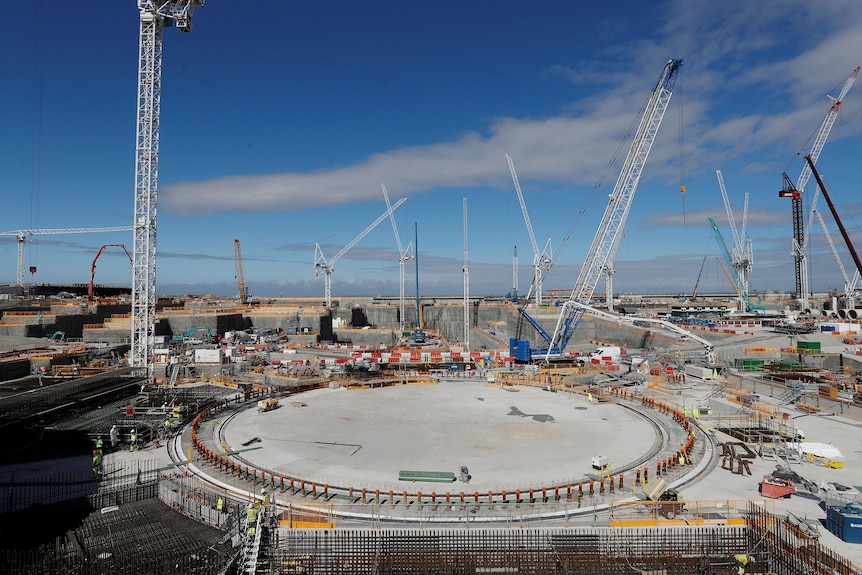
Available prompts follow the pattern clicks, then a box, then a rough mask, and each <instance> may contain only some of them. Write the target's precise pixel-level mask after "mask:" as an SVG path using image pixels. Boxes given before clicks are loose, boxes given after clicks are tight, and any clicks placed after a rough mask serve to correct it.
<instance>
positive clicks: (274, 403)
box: [257, 397, 278, 413]
mask: <svg viewBox="0 0 862 575" xmlns="http://www.w3.org/2000/svg"><path fill="white" fill-rule="evenodd" d="M276 407H278V400H277V399H276V398H274V397H268V398H266V399H261V400H260V401H258V402H257V411H258V413H265V412H267V411H272V410H273V409H275V408H276Z"/></svg>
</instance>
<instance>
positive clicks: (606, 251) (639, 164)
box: [545, 60, 682, 360]
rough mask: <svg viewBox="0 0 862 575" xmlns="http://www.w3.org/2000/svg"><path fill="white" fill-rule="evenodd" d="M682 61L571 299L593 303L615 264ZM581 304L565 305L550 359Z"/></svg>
mask: <svg viewBox="0 0 862 575" xmlns="http://www.w3.org/2000/svg"><path fill="white" fill-rule="evenodd" d="M681 66H682V60H668V62H667V63H666V64H665V66H664V70H663V71H662V74H661V77H660V78H659V81H658V84H657V85H656V87H655V89H654V90H653V92H652V94H651V96H650V99H649V101H648V102H647V105H646V106H645V108H644V113H643V116H642V117H641V121H640V124H639V125H638V129H637V132H636V133H635V136H634V139H633V141H632V146H631V148H630V149H629V153H628V155H627V156H626V159H625V163H624V164H623V168H622V171H621V172H620V175H619V178H618V179H617V183H616V185H615V186H614V191H613V192H612V193H611V194H610V197H609V200H608V205H607V207H606V208H605V213H604V216H603V217H602V221H601V223H600V224H599V227H598V230H597V231H596V235H595V238H594V239H593V243H592V245H591V246H590V250H589V252H588V253H587V258H586V260H585V261H584V265H583V267H582V268H581V271H580V273H579V274H578V279H577V281H576V282H575V286H574V288H573V289H572V294H571V296H570V297H569V299H570V300H573V301H576V302H579V303H581V304H587V303H589V302H590V301H591V300H592V298H593V294H594V292H595V289H596V283H597V282H598V280H599V278H601V277H602V275H603V274H606V273H607V270H608V269H609V268H610V267H612V266H613V261H612V260H613V257H614V255H615V251H616V247H617V245H618V242H619V235H620V234H621V233H622V230H623V228H624V227H625V222H626V219H627V218H628V214H629V210H630V209H631V204H632V199H633V198H634V194H635V191H636V190H637V185H638V182H639V181H640V176H641V172H642V171H643V167H644V165H645V164H646V161H647V158H648V157H649V152H650V149H651V148H652V144H653V142H654V141H655V137H656V134H658V129H659V127H660V126H661V122H662V119H663V118H664V113H665V111H666V110H667V106H668V104H669V103H670V98H671V96H672V95H673V89H674V86H675V85H676V78H677V74H678V73H679V69H680V67H681ZM583 311H584V310H583V309H582V308H581V307H578V306H572V305H570V306H563V307H562V309H561V310H560V317H559V319H558V320H557V325H556V327H555V328H554V334H553V336H552V338H551V341H550V345H549V347H548V350H547V352H546V354H545V359H546V360H547V359H548V358H549V357H550V356H551V355H552V354H561V353H562V352H563V350H564V349H565V346H566V344H567V343H568V341H569V338H570V337H571V335H572V333H573V332H574V329H575V327H576V326H577V324H578V322H579V321H580V318H581V317H582V316H583Z"/></svg>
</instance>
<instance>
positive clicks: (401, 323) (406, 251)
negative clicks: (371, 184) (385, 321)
mask: <svg viewBox="0 0 862 575" xmlns="http://www.w3.org/2000/svg"><path fill="white" fill-rule="evenodd" d="M380 187H381V188H383V199H385V200H386V209H387V210H389V220H390V221H391V222H392V231H393V232H394V233H395V244H396V245H397V246H398V327H399V329H400V330H401V333H404V327H405V326H406V320H405V319H404V264H405V263H407V262H409V261H410V260H412V259H414V257H415V256H414V255H413V242H412V241H411V242H410V243H408V244H407V248H402V247H401V236H400V235H398V226H397V225H395V214H394V213H393V210H391V208H392V204H390V203H389V194H388V193H387V192H386V186H384V185H383V184H380Z"/></svg>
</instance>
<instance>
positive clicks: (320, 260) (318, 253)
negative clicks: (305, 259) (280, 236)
mask: <svg viewBox="0 0 862 575" xmlns="http://www.w3.org/2000/svg"><path fill="white" fill-rule="evenodd" d="M406 201H407V198H401V199H400V200H398V201H397V202H395V204H394V205H392V206H391V207H390V208H389V209H388V210H386V211H385V212H383V213H382V214H381V215H380V216H379V217H378V218H377V219H376V220H374V222H373V223H372V224H371V225H370V226H368V227H367V228H365V229H364V230H362V232H360V233H359V235H358V236H356V237H355V238H353V239H352V240H351V241H350V243H349V244H347V245H346V246H344V247H343V248H341V249H340V250H339V251H338V253H337V254H335V255H334V256H332V258H331V259H330V260H329V261H326V258H325V257H324V255H323V250H322V249H321V248H320V244H314V275H317V274H318V273H319V272H318V270H319V269H322V270H323V271H324V274H325V275H324V278H323V280H324V281H323V283H324V291H325V298H326V299H325V300H324V304H325V305H326V307H331V306H332V271H333V270H334V269H335V262H337V261H338V260H339V258H341V256H343V255H344V254H346V253H347V252H348V251H349V250H350V248H352V247H353V246H355V245H356V244H358V243H359V241H360V240H361V239H362V238H364V237H365V236H367V235H368V234H369V233H370V232H371V230H373V229H374V228H376V227H377V226H378V225H379V224H380V222H382V221H383V220H385V219H386V218H388V217H389V214H390V213H392V212H394V211H395V210H397V209H398V207H399V206H400V205H401V204H403V203H404V202H406Z"/></svg>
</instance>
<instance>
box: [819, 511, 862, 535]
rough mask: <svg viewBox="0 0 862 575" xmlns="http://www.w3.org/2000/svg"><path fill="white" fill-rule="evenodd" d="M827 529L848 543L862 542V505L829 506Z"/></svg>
mask: <svg viewBox="0 0 862 575" xmlns="http://www.w3.org/2000/svg"><path fill="white" fill-rule="evenodd" d="M826 529H828V530H829V532H830V533H832V534H834V535H835V536H836V537H838V538H839V539H841V540H842V541H846V542H847V543H862V507H858V506H856V505H852V504H851V505H845V506H844V507H827V508H826Z"/></svg>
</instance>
